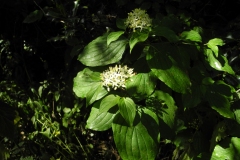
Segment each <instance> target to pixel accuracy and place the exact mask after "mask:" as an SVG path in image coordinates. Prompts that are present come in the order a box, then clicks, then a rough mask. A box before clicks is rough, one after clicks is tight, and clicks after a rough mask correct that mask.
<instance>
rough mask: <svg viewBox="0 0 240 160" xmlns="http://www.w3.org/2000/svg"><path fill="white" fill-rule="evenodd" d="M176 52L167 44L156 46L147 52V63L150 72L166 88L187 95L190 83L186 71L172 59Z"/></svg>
mask: <svg viewBox="0 0 240 160" xmlns="http://www.w3.org/2000/svg"><path fill="white" fill-rule="evenodd" d="M177 52H178V50H177V49H176V48H175V47H174V46H172V45H167V44H158V45H155V46H154V48H153V47H151V48H150V49H149V50H148V51H147V56H146V58H147V63H148V65H149V67H150V68H151V70H152V72H153V73H154V74H155V75H156V76H157V77H158V78H159V79H160V80H161V81H162V82H164V83H165V84H166V85H167V86H168V87H170V88H171V89H173V90H174V91H176V92H179V93H187V92H189V90H190V86H191V82H190V79H189V77H188V75H187V71H185V70H184V68H181V67H180V65H181V64H177V62H176V60H174V59H173V57H174V55H171V54H177Z"/></svg>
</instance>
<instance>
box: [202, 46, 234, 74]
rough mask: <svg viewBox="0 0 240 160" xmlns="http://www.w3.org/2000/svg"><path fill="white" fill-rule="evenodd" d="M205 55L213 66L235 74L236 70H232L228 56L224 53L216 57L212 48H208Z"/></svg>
mask: <svg viewBox="0 0 240 160" xmlns="http://www.w3.org/2000/svg"><path fill="white" fill-rule="evenodd" d="M205 55H206V56H207V60H208V62H209V64H210V66H211V67H212V68H214V69H216V70H218V71H225V72H227V73H229V74H234V71H233V70H232V68H231V66H229V64H228V60H227V58H226V57H224V56H222V55H219V56H218V57H215V56H214V54H213V52H212V50H211V49H206V50H205Z"/></svg>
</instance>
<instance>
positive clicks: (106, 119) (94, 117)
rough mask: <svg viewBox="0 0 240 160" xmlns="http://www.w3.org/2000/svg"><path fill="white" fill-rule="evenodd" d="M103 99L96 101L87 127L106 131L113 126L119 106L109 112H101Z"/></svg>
mask: <svg viewBox="0 0 240 160" xmlns="http://www.w3.org/2000/svg"><path fill="white" fill-rule="evenodd" d="M100 103H101V101H98V102H96V103H94V105H93V107H92V109H91V113H90V116H89V117H88V120H87V125H86V127H87V128H88V129H92V130H95V131H105V130H108V129H109V128H111V127H112V122H113V118H114V116H115V114H116V113H117V111H118V108H117V107H113V108H111V109H110V110H108V111H107V112H100V110H99V107H100Z"/></svg>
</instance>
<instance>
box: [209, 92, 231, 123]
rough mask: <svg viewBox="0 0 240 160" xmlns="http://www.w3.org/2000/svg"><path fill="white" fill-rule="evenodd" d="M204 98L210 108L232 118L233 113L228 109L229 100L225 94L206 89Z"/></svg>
mask: <svg viewBox="0 0 240 160" xmlns="http://www.w3.org/2000/svg"><path fill="white" fill-rule="evenodd" d="M205 99H206V100H207V101H208V102H209V104H210V106H211V107H212V109H214V110H216V111H217V112H218V113H219V114H220V115H222V116H223V117H225V118H231V119H234V114H233V112H232V111H231V109H230V102H229V101H228V99H227V98H226V97H225V96H223V95H221V94H219V93H217V92H215V91H214V90H211V89H208V91H207V93H206V95H205Z"/></svg>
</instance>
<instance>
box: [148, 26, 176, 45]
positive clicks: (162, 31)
mask: <svg viewBox="0 0 240 160" xmlns="http://www.w3.org/2000/svg"><path fill="white" fill-rule="evenodd" d="M153 33H154V34H155V35H156V36H163V37H165V38H166V39H167V40H168V41H169V42H177V41H179V38H178V36H177V35H176V34H175V32H173V31H172V30H171V29H169V28H168V27H163V26H158V27H156V28H154V29H153Z"/></svg>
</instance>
